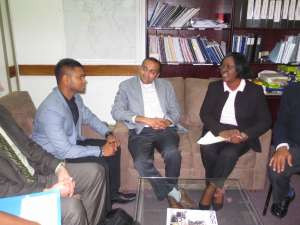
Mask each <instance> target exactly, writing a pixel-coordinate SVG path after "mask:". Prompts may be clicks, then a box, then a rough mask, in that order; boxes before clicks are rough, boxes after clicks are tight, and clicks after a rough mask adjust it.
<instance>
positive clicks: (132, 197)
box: [117, 192, 136, 200]
mask: <svg viewBox="0 0 300 225" xmlns="http://www.w3.org/2000/svg"><path fill="white" fill-rule="evenodd" d="M117 194H118V195H121V196H122V197H124V198H128V199H131V200H135V199H136V193H124V192H117Z"/></svg>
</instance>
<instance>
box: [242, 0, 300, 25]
mask: <svg viewBox="0 0 300 225" xmlns="http://www.w3.org/2000/svg"><path fill="white" fill-rule="evenodd" d="M252 19H253V20H267V19H268V20H273V22H280V21H281V20H289V21H299V20H300V0H248V5H247V20H252Z"/></svg>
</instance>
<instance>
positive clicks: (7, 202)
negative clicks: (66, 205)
mask: <svg viewBox="0 0 300 225" xmlns="http://www.w3.org/2000/svg"><path fill="white" fill-rule="evenodd" d="M49 194H51V195H53V196H54V197H55V198H56V202H57V206H56V209H57V212H56V213H57V218H58V221H57V224H55V225H61V205H60V193H59V191H58V190H51V191H46V192H37V193H32V194H27V195H18V196H13V197H5V198H0V211H2V212H6V213H9V214H12V215H15V216H20V214H21V202H22V199H24V198H26V197H36V196H42V195H49Z"/></svg>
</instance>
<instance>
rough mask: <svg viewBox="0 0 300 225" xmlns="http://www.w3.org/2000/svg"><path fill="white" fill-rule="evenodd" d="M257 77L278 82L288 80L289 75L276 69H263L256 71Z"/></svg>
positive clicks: (270, 81) (265, 80)
mask: <svg viewBox="0 0 300 225" xmlns="http://www.w3.org/2000/svg"><path fill="white" fill-rule="evenodd" d="M258 78H259V79H260V80H262V81H264V82H267V83H278V84H281V83H282V82H287V81H289V77H288V76H285V75H282V74H280V73H278V72H276V71H270V70H263V71H261V72H259V73H258Z"/></svg>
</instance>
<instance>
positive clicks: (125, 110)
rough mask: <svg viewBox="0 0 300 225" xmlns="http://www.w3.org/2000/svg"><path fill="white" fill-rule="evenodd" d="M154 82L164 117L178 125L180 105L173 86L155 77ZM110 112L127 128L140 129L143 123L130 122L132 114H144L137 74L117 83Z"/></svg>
mask: <svg viewBox="0 0 300 225" xmlns="http://www.w3.org/2000/svg"><path fill="white" fill-rule="evenodd" d="M154 84H155V88H156V91H157V95H158V99H159V103H160V106H161V108H162V111H163V113H164V115H165V116H164V117H165V119H169V120H171V121H172V122H173V123H174V124H175V125H176V126H177V127H178V125H179V119H180V107H179V105H178V102H177V99H176V95H175V92H174V88H173V86H172V85H171V84H170V82H168V81H167V80H164V79H156V80H154ZM111 114H112V117H113V118H114V119H115V120H116V121H123V122H125V124H126V125H127V127H128V129H135V130H136V132H137V133H140V132H141V131H142V129H143V128H144V126H145V125H144V124H140V123H134V122H132V117H133V116H138V115H144V103H143V96H142V89H141V84H140V78H139V77H138V76H136V77H133V78H130V79H128V80H125V81H123V82H122V83H121V84H120V85H119V90H118V92H117V95H116V97H115V101H114V105H113V107H112V111H111ZM180 127H181V126H180Z"/></svg>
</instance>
